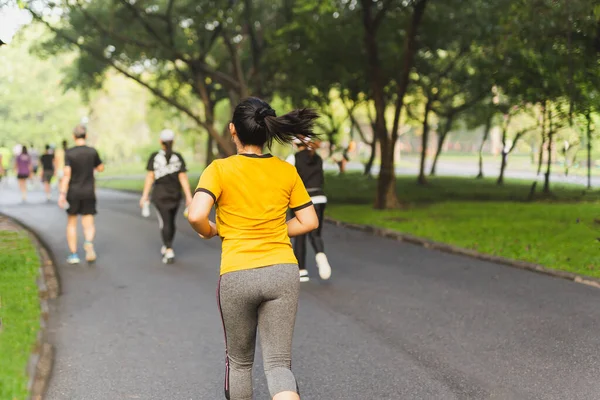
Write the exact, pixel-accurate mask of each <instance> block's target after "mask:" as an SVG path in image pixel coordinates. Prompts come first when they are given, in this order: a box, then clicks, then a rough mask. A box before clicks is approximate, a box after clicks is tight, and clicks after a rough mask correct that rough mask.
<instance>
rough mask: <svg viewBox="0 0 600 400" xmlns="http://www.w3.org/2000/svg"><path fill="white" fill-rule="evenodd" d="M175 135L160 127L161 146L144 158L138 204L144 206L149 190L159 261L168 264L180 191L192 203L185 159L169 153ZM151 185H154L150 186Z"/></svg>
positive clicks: (170, 259)
mask: <svg viewBox="0 0 600 400" xmlns="http://www.w3.org/2000/svg"><path fill="white" fill-rule="evenodd" d="M174 139H175V134H174V133H173V131H171V130H168V129H166V130H164V131H162V132H161V134H160V143H161V147H162V149H161V150H160V151H158V152H156V153H153V154H152V155H151V156H150V159H148V165H147V167H146V170H147V171H148V173H147V175H146V183H145V185H144V192H143V194H142V198H141V199H140V207H142V208H144V207H146V206H147V203H148V199H149V194H150V189H152V203H153V204H154V206H155V207H156V210H157V212H158V222H159V226H160V231H161V235H162V241H163V246H162V248H161V250H160V253H161V255H162V257H163V263H165V264H172V263H173V262H174V261H175V253H174V251H173V239H174V238H175V218H176V216H177V210H178V209H179V204H180V203H181V198H182V196H181V191H182V189H183V192H184V194H185V203H186V206H188V205H189V204H190V203H191V202H192V192H191V190H190V182H189V180H188V176H187V173H186V172H187V169H186V166H185V161H184V160H183V157H182V156H181V154H179V153H175V152H173V140H174ZM153 185H154V188H152V187H153Z"/></svg>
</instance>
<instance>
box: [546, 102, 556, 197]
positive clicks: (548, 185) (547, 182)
mask: <svg viewBox="0 0 600 400" xmlns="http://www.w3.org/2000/svg"><path fill="white" fill-rule="evenodd" d="M548 121H549V123H550V125H549V127H548V160H547V161H548V164H547V166H546V173H545V174H544V193H546V194H547V193H550V173H551V170H552V139H553V138H554V132H553V130H554V126H552V111H550V113H549V114H548Z"/></svg>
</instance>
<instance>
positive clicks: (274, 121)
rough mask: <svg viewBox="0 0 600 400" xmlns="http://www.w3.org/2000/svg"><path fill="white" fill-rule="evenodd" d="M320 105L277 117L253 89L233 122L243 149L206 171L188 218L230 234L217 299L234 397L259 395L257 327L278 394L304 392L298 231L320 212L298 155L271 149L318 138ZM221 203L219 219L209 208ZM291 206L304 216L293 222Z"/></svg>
mask: <svg viewBox="0 0 600 400" xmlns="http://www.w3.org/2000/svg"><path fill="white" fill-rule="evenodd" d="M317 117H318V115H317V114H316V113H315V112H314V111H311V110H295V111H292V112H290V113H289V114H286V115H283V116H281V117H277V116H276V115H275V110H273V109H272V108H271V107H270V106H269V104H267V103H265V102H264V101H262V100H260V99H257V98H252V97H251V98H248V99H246V100H244V101H242V103H240V104H239V105H238V106H237V107H236V108H235V110H234V113H233V119H232V122H231V123H230V124H229V132H230V133H231V137H232V139H233V141H234V143H235V145H236V147H237V153H238V154H237V155H235V156H231V157H229V158H226V159H221V160H216V161H213V162H212V163H211V164H210V165H209V166H208V168H207V169H206V170H205V171H204V173H203V174H202V177H201V178H200V182H199V183H198V188H197V189H196V193H195V195H194V200H193V201H192V204H191V205H190V208H189V216H188V219H189V221H190V223H191V224H192V226H193V227H194V229H195V230H196V231H197V232H198V233H199V235H200V236H201V237H203V238H206V239H209V238H212V237H214V236H217V235H219V236H220V237H221V238H222V240H223V243H222V256H221V278H220V280H219V286H218V289H217V301H218V305H219V308H220V312H221V317H222V319H223V328H224V331H225V346H226V349H227V350H226V360H225V397H226V398H227V399H229V400H251V399H252V365H253V363H254V347H255V343H256V332H257V328H258V331H259V332H260V339H261V344H262V346H261V347H262V350H263V358H264V369H265V374H266V376H267V384H268V386H269V391H270V393H271V397H272V398H273V399H274V400H298V399H300V397H299V395H298V386H297V383H296V378H295V377H294V375H293V373H292V371H291V362H292V356H291V354H292V336H293V332H294V324H295V321H296V311H297V308H298V293H299V285H300V283H299V282H298V262H297V260H296V257H294V251H293V250H292V245H291V242H290V237H293V236H298V235H303V234H305V233H308V232H310V231H312V230H313V229H316V228H317V227H318V224H319V220H318V218H317V214H316V213H315V209H314V207H313V205H312V202H311V200H310V196H309V195H308V193H307V191H306V189H305V188H304V184H303V183H302V179H300V177H299V176H298V172H296V169H295V168H294V167H293V166H291V165H290V164H288V163H286V162H285V161H283V160H280V159H279V158H277V157H273V156H272V155H271V154H263V147H264V146H265V145H266V146H267V147H268V148H270V146H271V144H272V142H273V141H274V140H275V141H277V142H280V143H291V142H292V140H293V139H294V138H296V137H297V136H304V137H307V138H312V137H313V136H314V134H313V131H312V127H313V124H314V120H315V119H316V118H317ZM213 205H216V206H217V208H216V212H217V217H216V221H217V222H216V224H215V223H213V222H212V221H209V219H208V217H209V213H210V211H211V209H212V207H213ZM288 208H291V209H292V210H293V211H294V213H295V217H294V218H292V219H291V220H289V221H287V223H286V212H287V210H288Z"/></svg>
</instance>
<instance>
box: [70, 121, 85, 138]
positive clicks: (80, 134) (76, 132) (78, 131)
mask: <svg viewBox="0 0 600 400" xmlns="http://www.w3.org/2000/svg"><path fill="white" fill-rule="evenodd" d="M86 135H87V129H86V127H85V125H81V124H79V125H77V126H76V127H75V129H73V136H75V138H77V139H85V137H86Z"/></svg>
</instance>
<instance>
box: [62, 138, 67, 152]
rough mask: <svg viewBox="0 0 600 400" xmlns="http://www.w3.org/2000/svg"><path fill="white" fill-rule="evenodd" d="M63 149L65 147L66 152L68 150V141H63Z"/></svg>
mask: <svg viewBox="0 0 600 400" xmlns="http://www.w3.org/2000/svg"><path fill="white" fill-rule="evenodd" d="M62 147H63V149H65V150H66V149H67V141H66V140H63V141H62Z"/></svg>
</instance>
